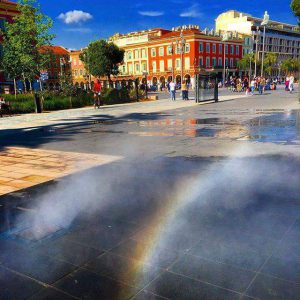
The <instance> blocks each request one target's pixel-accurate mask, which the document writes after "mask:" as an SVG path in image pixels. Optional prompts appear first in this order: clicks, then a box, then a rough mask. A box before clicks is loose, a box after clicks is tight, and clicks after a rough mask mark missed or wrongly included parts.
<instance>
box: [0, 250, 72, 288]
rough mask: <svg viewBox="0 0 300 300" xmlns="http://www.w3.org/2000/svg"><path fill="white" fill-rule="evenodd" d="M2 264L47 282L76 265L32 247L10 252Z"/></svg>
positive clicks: (61, 275) (63, 274)
mask: <svg viewBox="0 0 300 300" xmlns="http://www.w3.org/2000/svg"><path fill="white" fill-rule="evenodd" d="M3 265H5V266H7V267H8V268H10V269H13V270H15V271H17V272H20V273H22V274H25V275H27V276H30V277H33V278H35V279H37V280H39V281H42V282H45V283H48V284H51V283H54V282H55V281H57V280H58V279H60V278H62V277H63V276H65V275H67V274H69V273H70V272H72V271H73V270H74V269H76V266H73V265H71V264H68V263H66V262H62V261H58V260H55V259H52V258H50V257H49V256H46V255H41V254H40V253H38V252H37V251H34V250H32V249H31V250H15V251H13V252H11V255H9V256H7V257H6V259H5V261H3Z"/></svg>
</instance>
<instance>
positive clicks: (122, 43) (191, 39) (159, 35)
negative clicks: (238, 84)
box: [112, 26, 243, 85]
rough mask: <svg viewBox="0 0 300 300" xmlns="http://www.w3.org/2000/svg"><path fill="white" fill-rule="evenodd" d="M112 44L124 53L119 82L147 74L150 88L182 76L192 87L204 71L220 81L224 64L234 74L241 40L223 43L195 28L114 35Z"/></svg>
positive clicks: (216, 37)
mask: <svg viewBox="0 0 300 300" xmlns="http://www.w3.org/2000/svg"><path fill="white" fill-rule="evenodd" d="M112 41H114V42H115V43H116V44H117V45H118V46H119V47H121V48H123V49H124V50H125V59H124V64H123V65H122V66H121V67H120V72H121V76H119V77H118V79H121V78H122V77H123V78H126V79H128V78H129V77H134V78H140V79H143V78H144V77H145V74H146V73H147V81H148V83H149V84H150V85H153V84H154V85H155V84H157V83H159V82H160V83H161V84H162V85H164V84H165V83H166V82H167V81H170V80H172V79H174V80H176V81H177V82H178V83H179V82H181V81H182V77H183V78H184V79H187V80H189V81H190V82H191V83H192V85H193V84H194V78H195V75H196V74H199V73H200V72H204V71H211V72H212V71H213V72H216V73H218V76H219V77H220V79H221V78H222V74H223V68H224V63H225V67H226V71H227V74H232V73H236V72H237V62H238V61H239V60H240V59H241V58H242V55H243V40H242V39H230V40H228V41H227V42H225V43H224V42H223V41H222V37H221V36H219V35H216V34H215V33H214V32H208V31H207V30H206V31H200V30H199V27H198V26H183V27H178V28H173V29H172V30H165V29H153V30H149V31H141V32H135V33H130V34H127V35H116V36H114V37H113V38H112ZM224 50H225V61H224Z"/></svg>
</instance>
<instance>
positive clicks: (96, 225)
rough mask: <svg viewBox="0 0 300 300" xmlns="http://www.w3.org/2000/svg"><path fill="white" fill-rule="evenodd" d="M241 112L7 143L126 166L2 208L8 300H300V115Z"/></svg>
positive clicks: (115, 124)
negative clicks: (104, 157) (102, 157)
mask: <svg viewBox="0 0 300 300" xmlns="http://www.w3.org/2000/svg"><path fill="white" fill-rule="evenodd" d="M232 105H233V104H231V106H230V107H228V109H226V105H224V106H221V107H220V106H218V107H215V106H213V107H210V108H209V107H206V108H205V109H203V108H202V109H201V110H195V109H194V108H193V109H191V108H186V109H180V110H168V111H164V112H161V113H155V114H141V115H136V114H134V115H128V116H126V117H120V118H116V119H111V118H109V117H104V116H95V117H93V118H92V120H86V124H72V125H67V126H66V125H65V126H62V125H57V126H47V127H43V128H37V129H36V130H31V131H27V132H23V135H22V136H12V137H11V138H10V139H9V141H1V142H0V147H7V146H22V147H24V148H29V149H30V147H34V148H35V149H37V148H40V149H41V148H42V149H44V150H41V153H42V152H43V151H46V150H47V151H50V152H51V151H53V150H55V151H60V152H62V153H63V152H69V151H71V152H76V153H85V154H88V155H91V154H97V155H103V154H104V155H112V156H117V157H123V159H121V160H117V161H112V162H110V163H108V164H105V165H99V164H98V165H97V164H96V165H93V167H92V168H89V169H88V170H82V171H81V172H80V173H75V174H66V176H65V177H63V178H56V179H54V180H52V181H49V182H46V183H43V184H41V185H38V186H33V187H30V188H27V189H24V190H20V191H18V192H14V193H11V194H9V195H5V196H2V197H0V205H1V206H0V220H1V222H0V225H1V226H0V232H1V236H0V287H1V289H0V298H1V299H109V300H110V299H122V300H123V299H197V300H198V299H230V300H231V299H287V300H289V299H293V300H294V299H297V298H298V297H299V296H298V295H299V294H300V277H299V274H300V251H299V249H300V242H299V241H300V217H299V216H300V202H299V198H300V186H299V182H300V155H299V154H300V153H299V148H298V145H299V140H300V137H299V133H300V128H299V121H300V115H299V111H298V110H289V109H286V110H285V109H281V108H278V109H276V108H275V109H274V108H272V107H271V106H270V108H268V109H260V108H253V107H252V105H251V106H250V105H249V106H248V107H247V106H245V107H240V108H232ZM50 152H49V153H50ZM85 154H82V157H81V158H84V157H85V156H84V155H85ZM88 155H87V156H86V157H88Z"/></svg>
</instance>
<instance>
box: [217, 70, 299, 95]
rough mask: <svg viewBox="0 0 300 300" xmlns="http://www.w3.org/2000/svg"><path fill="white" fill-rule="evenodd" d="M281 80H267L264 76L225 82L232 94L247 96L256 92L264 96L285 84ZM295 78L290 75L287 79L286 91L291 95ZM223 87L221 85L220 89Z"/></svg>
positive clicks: (236, 78)
mask: <svg viewBox="0 0 300 300" xmlns="http://www.w3.org/2000/svg"><path fill="white" fill-rule="evenodd" d="M283 81H284V80H283V79H281V78H277V77H276V78H274V79H272V78H265V77H263V76H257V77H252V78H251V77H250V78H249V77H248V76H245V77H234V76H231V77H230V78H229V79H228V80H227V81H225V87H227V88H228V89H229V90H230V91H232V92H240V93H241V92H244V93H246V95H254V93H255V91H258V93H259V94H260V95H262V94H263V93H264V92H265V91H266V90H276V88H277V85H278V84H281V83H283ZM294 82H295V78H294V76H293V74H291V75H289V76H287V77H286V79H285V86H286V91H289V92H290V93H292V92H293V90H294ZM221 86H222V83H220V85H219V87H221Z"/></svg>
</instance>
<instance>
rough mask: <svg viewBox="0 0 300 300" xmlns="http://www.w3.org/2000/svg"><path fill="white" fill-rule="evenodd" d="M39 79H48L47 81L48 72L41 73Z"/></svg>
mask: <svg viewBox="0 0 300 300" xmlns="http://www.w3.org/2000/svg"><path fill="white" fill-rule="evenodd" d="M40 79H41V80H42V81H45V80H48V79H49V74H48V72H42V73H41V74H40Z"/></svg>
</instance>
